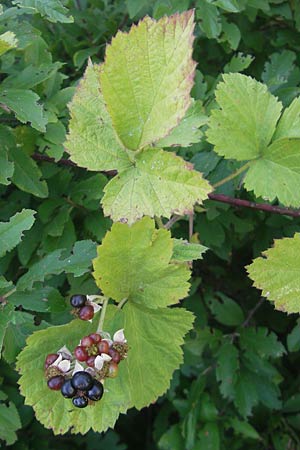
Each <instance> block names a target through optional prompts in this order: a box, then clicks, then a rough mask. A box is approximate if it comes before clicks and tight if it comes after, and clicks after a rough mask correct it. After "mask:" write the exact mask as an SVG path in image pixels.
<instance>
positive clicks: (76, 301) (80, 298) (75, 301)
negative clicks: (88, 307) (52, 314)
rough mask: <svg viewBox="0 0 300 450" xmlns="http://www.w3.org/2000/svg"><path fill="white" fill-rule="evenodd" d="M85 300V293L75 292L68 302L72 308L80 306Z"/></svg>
mask: <svg viewBox="0 0 300 450" xmlns="http://www.w3.org/2000/svg"><path fill="white" fill-rule="evenodd" d="M86 300H87V298H86V295H80V294H76V295H72V297H71V298H70V303H71V306H73V308H82V307H83V306H84V305H85V303H86Z"/></svg>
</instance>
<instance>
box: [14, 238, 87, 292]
mask: <svg viewBox="0 0 300 450" xmlns="http://www.w3.org/2000/svg"><path fill="white" fill-rule="evenodd" d="M95 247H96V246H95V243H94V242H92V241H90V240H85V241H77V242H76V243H75V245H74V248H73V251H72V253H71V255H69V256H67V257H65V258H64V259H62V256H63V255H64V249H60V250H54V251H53V252H51V253H49V254H48V255H46V256H45V257H44V258H43V259H41V260H40V261H38V262H36V263H35V264H33V265H32V266H31V267H30V269H29V270H28V272H27V273H25V275H23V276H22V277H21V278H20V279H19V281H18V283H17V289H18V290H21V291H22V290H27V289H29V290H31V289H32V288H33V285H34V283H35V282H37V281H44V280H45V278H46V277H48V276H49V275H59V274H60V273H62V272H66V273H73V274H74V276H75V277H80V276H81V275H83V274H84V273H86V272H88V271H89V266H90V265H91V260H92V259H93V258H94V257H95V256H96V254H95V253H96V251H95V250H96V249H95Z"/></svg>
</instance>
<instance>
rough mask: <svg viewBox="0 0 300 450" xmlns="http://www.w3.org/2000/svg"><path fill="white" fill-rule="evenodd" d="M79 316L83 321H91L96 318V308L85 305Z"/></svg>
mask: <svg viewBox="0 0 300 450" xmlns="http://www.w3.org/2000/svg"><path fill="white" fill-rule="evenodd" d="M78 316H79V318H80V319H81V320H91V319H92V318H93V317H94V308H93V307H92V305H85V306H83V307H82V308H80V310H79V313H78Z"/></svg>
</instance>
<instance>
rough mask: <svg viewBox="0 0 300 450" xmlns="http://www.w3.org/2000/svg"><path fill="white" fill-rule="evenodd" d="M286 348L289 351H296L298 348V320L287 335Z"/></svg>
mask: <svg viewBox="0 0 300 450" xmlns="http://www.w3.org/2000/svg"><path fill="white" fill-rule="evenodd" d="M287 348H288V351H289V352H298V351H299V350H300V320H299V319H298V320H297V325H296V326H295V327H294V328H293V329H292V331H291V332H290V333H289V334H288V335H287Z"/></svg>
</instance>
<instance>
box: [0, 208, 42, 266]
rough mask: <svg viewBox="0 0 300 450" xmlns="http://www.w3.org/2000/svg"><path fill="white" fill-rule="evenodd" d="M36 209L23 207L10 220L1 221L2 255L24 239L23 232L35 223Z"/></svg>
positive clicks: (0, 242)
mask: <svg viewBox="0 0 300 450" xmlns="http://www.w3.org/2000/svg"><path fill="white" fill-rule="evenodd" d="M34 214H35V211H33V210H32V209H23V210H22V211H21V212H19V213H16V214H15V215H14V216H12V217H11V218H10V219H9V221H8V222H1V223H0V257H1V256H4V255H5V253H7V252H10V251H11V250H12V249H13V248H15V247H16V246H17V245H18V244H19V243H20V242H21V240H22V237H23V232H24V231H26V230H30V228H31V227H32V225H33V224H34Z"/></svg>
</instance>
